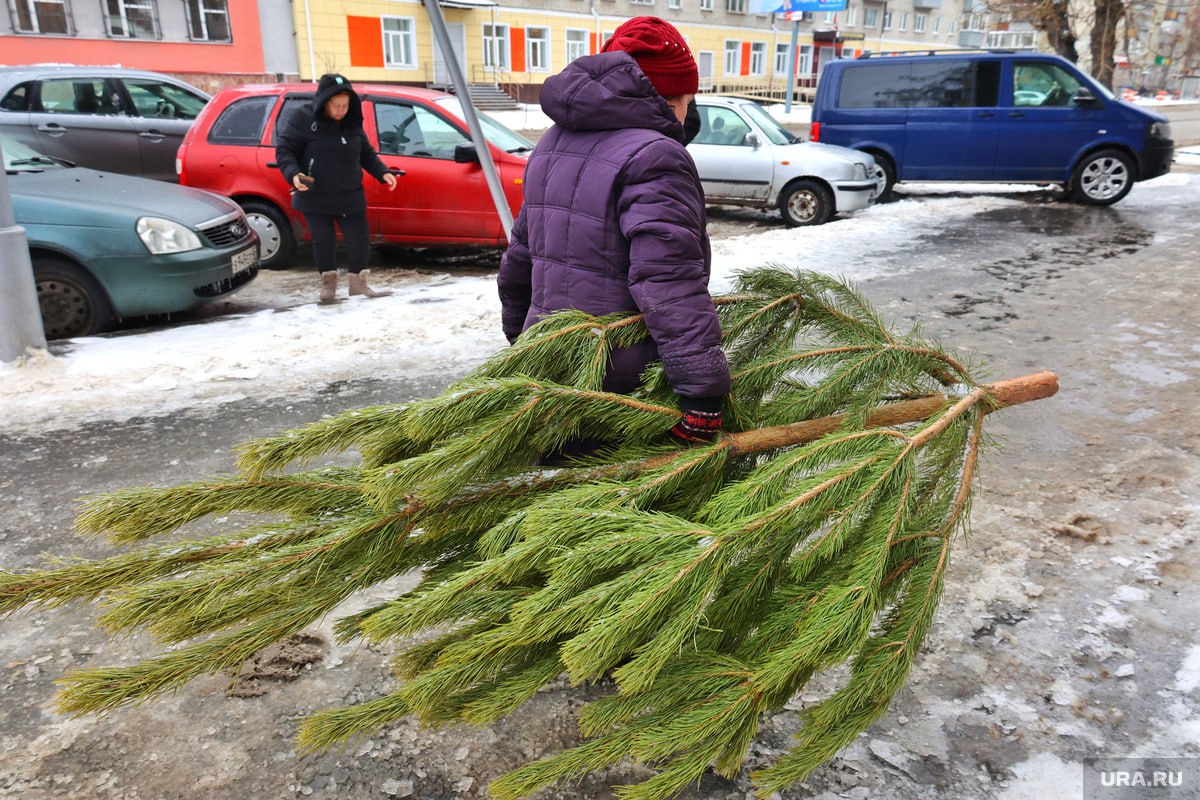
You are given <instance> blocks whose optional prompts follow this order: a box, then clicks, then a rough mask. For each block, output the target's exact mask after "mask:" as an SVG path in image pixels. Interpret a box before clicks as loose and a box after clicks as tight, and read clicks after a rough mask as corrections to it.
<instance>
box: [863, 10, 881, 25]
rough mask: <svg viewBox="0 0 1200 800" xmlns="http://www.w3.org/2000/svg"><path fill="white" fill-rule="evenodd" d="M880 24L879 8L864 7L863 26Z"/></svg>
mask: <svg viewBox="0 0 1200 800" xmlns="http://www.w3.org/2000/svg"><path fill="white" fill-rule="evenodd" d="M878 24H879V9H877V8H864V9H863V27H866V28H874V27H875V26H876V25H878Z"/></svg>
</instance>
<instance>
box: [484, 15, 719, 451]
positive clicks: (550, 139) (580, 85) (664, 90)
mask: <svg viewBox="0 0 1200 800" xmlns="http://www.w3.org/2000/svg"><path fill="white" fill-rule="evenodd" d="M698 88H699V73H698V70H697V68H696V61H695V59H694V58H693V57H692V54H691V51H690V50H689V49H688V46H687V43H686V42H685V41H684V39H683V36H682V35H680V33H679V31H678V30H677V29H676V28H675V27H674V26H673V25H671V24H670V23H669V22H666V21H664V20H661V19H658V18H657V17H635V18H633V19H630V20H628V21H626V22H625V23H624V24H622V25H621V26H620V27H619V28H617V30H616V31H615V32H614V33H613V36H612V38H611V39H609V40H608V41H607V42H605V44H604V47H603V48H602V52H601V53H599V54H598V55H594V56H582V57H580V58H577V59H575V60H574V61H572V62H571V63H570V64H569V65H568V66H567V68H566V69H565V70H563V71H562V72H561V73H559V74H558V75H555V76H554V77H552V78H549V79H548V80H547V81H546V83H545V85H544V86H543V88H542V97H541V103H542V109H543V110H544V111H545V112H546V114H547V115H549V117H550V118H551V119H552V120H554V123H555V124H554V126H553V127H551V128H550V129H549V130H548V131H547V132H546V134H545V135H544V136H543V137H542V138H541V140H540V141H539V142H538V145H537V148H536V149H535V150H534V151H533V154H532V155H531V156H530V158H529V165H528V166H527V167H526V170H525V184H524V185H525V204H524V205H523V206H522V208H521V212H520V214H518V215H517V219H516V222H515V224H514V226H513V231H512V238H511V241H510V244H509V247H508V250H507V252H505V254H504V258H503V259H502V260H501V262H500V277H499V286H500V300H501V304H502V307H503V325H504V333H505V335H506V336H507V337H508V339H509V341H512V340H514V339H516V337H517V336H519V335H520V333H521V332H522V331H523V330H525V329H526V328H528V327H529V326H531V325H533V324H534V323H535V322H537V321H538V320H539V319H540V318H541V317H543V316H546V315H548V314H552V313H554V312H555V311H561V310H564V309H578V310H580V311H586V312H588V313H590V314H597V315H601V314H612V313H616V312H619V311H631V312H640V313H642V314H643V315H644V316H645V320H646V327H647V328H648V329H649V331H650V339H651V340H650V341H646V342H643V343H641V344H638V345H635V346H634V347H630V348H625V349H622V350H617V351H614V352H613V353H612V357H611V359H610V363H609V366H608V373H607V375H606V377H605V380H604V388H605V389H606V390H607V391H612V392H622V393H625V392H631V391H633V390H634V389H635V388H637V387H638V385H639V380H638V379H639V376H640V375H641V373H642V370H643V369H645V367H646V365H647V364H648V363H650V362H651V361H654V360H658V359H661V360H662V364H663V367H664V369H665V370H666V374H667V378H668V379H669V380H670V382H671V386H672V388H674V390H675V393H676V394H677V395H678V396H679V406H680V409H681V410H682V412H683V417H682V419H681V420H680V421H679V423H678V424H677V425H676V426H675V428H674V429H673V430H672V433H673V434H675V435H676V436H678V437H680V438H682V439H685V440H690V441H705V440H708V439H711V438H713V437H714V436H715V435H716V434H717V432H718V431H719V430H720V427H721V401H722V398H723V396H724V395H725V394H726V393H727V392H728V391H729V364H728V362H727V361H726V359H725V353H724V352H723V351H722V350H721V325H720V322H719V321H718V319H717V311H716V307H715V306H714V305H713V301H712V297H711V295H709V293H708V277H709V271H710V268H711V263H712V256H711V253H710V250H709V242H708V233H707V230H706V225H707V218H706V216H705V211H704V190H703V189H702V188H701V185H700V177H699V175H698V174H697V173H696V165H695V163H694V162H693V161H692V157H691V155H689V154H688V152H687V150H686V149H685V147H684V145H685V136H684V127H683V121H684V119H685V116H686V114H687V109H688V104H689V103H691V102H692V100H693V99H694V98H695V94H696V91H697V89H698Z"/></svg>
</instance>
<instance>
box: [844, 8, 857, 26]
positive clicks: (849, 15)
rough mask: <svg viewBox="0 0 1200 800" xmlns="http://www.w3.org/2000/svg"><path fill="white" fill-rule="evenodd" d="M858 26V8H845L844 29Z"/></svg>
mask: <svg viewBox="0 0 1200 800" xmlns="http://www.w3.org/2000/svg"><path fill="white" fill-rule="evenodd" d="M857 24H858V6H848V7H847V8H846V27H847V28H853V27H854V26H855V25H857Z"/></svg>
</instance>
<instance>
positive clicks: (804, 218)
mask: <svg viewBox="0 0 1200 800" xmlns="http://www.w3.org/2000/svg"><path fill="white" fill-rule="evenodd" d="M696 105H697V106H698V107H699V110H700V133H699V134H698V135H697V136H696V138H695V139H694V140H693V141H692V143H691V144H689V145H688V152H689V153H691V154H692V158H693V159H694V160H695V162H696V169H697V170H698V171H699V173H700V181H701V183H703V184H704V195H705V199H706V201H707V202H708V203H709V204H710V205H738V206H752V207H757V208H778V209H779V210H780V212H781V214H782V216H783V221H784V223H785V224H787V225H789V226H795V225H820V224H822V223H824V222H827V221H828V220H829V219H830V218H831V217H833V216H834V215H835V214H838V213H844V212H850V211H857V210H859V209H861V208H865V207H866V206H868V205H869V204H870V203H871V202H872V201H873V200H874V199H875V198H876V197H877V196H878V195H879V193H880V192H881V191H882V190H883V187H884V181H885V179H884V174H883V170H881V169H880V168H879V167H878V166H877V165H876V164H875V159H874V158H872V157H871V156H870V155H868V154H867V153H864V152H862V151H861V150H851V149H850V148H848V147H838V146H836V145H828V144H818V143H816V142H805V141H804V140H802V139H800V138H799V137H797V136H795V135H794V134H792V133H791V132H790V131H788V130H787V129H786V128H784V127H783V126H782V125H780V124H779V122H777V121H776V120H775V119H774V118H773V117H771V115H770V114H768V113H767V112H766V111H764V110H763V108H762V106H760V105H759V104H758V103H756V102H754V101H753V100H746V99H743V98H738V97H724V96H721V95H710V94H702V95H698V96H697V97H696Z"/></svg>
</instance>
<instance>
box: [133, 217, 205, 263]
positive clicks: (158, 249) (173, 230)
mask: <svg viewBox="0 0 1200 800" xmlns="http://www.w3.org/2000/svg"><path fill="white" fill-rule="evenodd" d="M137 234H138V236H139V237H141V240H142V244H144V245H146V249H147V250H149V251H150V252H151V253H153V254H154V255H156V256H160V255H163V254H164V253H186V252H187V251H189V250H199V249H200V237H198V236H196V234H195V233H193V232H192V230H191V229H190V228H188V227H187V226H185V225H180V224H179V223H178V222H175V221H174V220H169V219H163V218H162V217H141V218H140V219H138V221H137Z"/></svg>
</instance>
